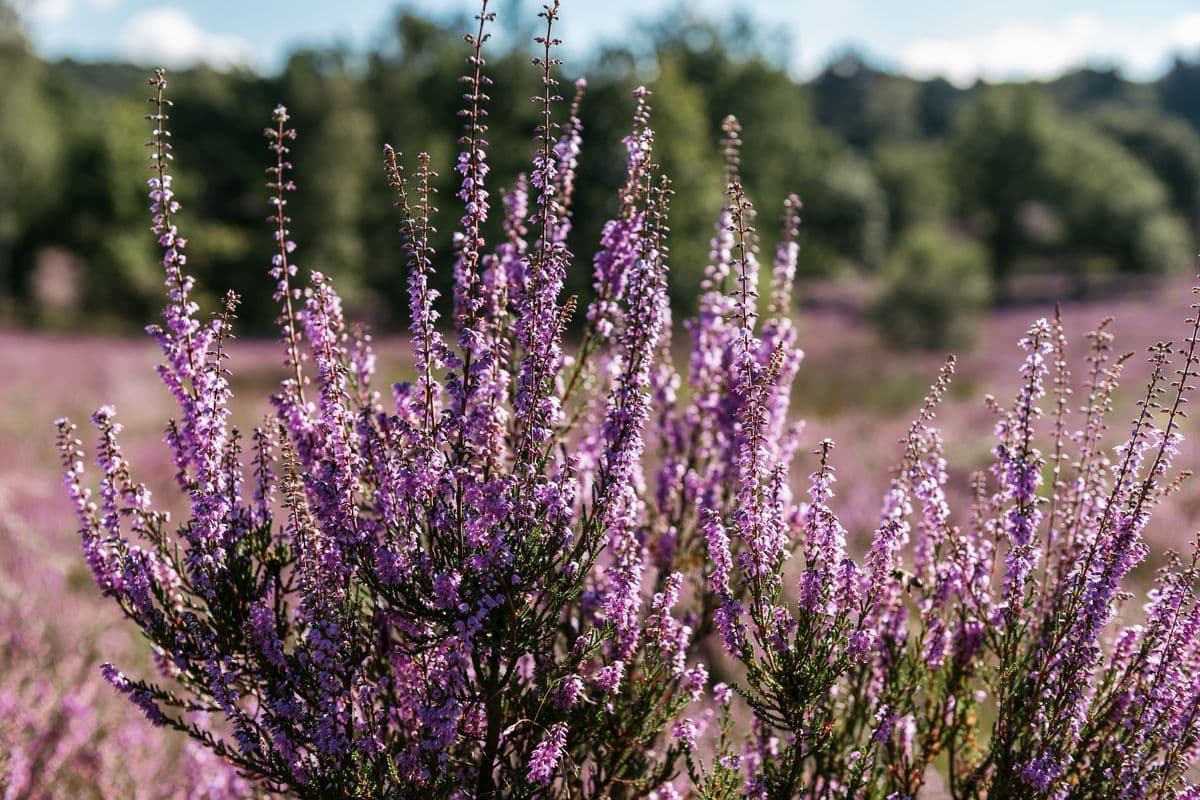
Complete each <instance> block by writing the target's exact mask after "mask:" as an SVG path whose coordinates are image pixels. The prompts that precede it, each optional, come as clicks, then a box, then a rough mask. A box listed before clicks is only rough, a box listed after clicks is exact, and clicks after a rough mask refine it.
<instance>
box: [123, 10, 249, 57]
mask: <svg viewBox="0 0 1200 800" xmlns="http://www.w3.org/2000/svg"><path fill="white" fill-rule="evenodd" d="M120 51H121V55H122V56H123V57H124V58H127V59H129V60H131V61H137V62H140V63H145V64H150V63H153V64H156V65H159V66H164V67H186V66H191V65H193V64H197V63H201V62H203V63H205V64H210V65H212V66H214V67H229V66H233V65H239V64H244V65H248V64H251V63H253V61H254V47H253V45H252V44H251V43H250V42H249V41H247V40H246V39H243V38H241V37H240V36H231V35H228V34H220V33H209V32H208V31H206V30H204V29H203V28H201V27H200V26H199V25H198V24H197V23H196V21H195V20H194V19H192V18H191V17H190V16H188V14H187V13H186V12H184V11H183V10H182V9H178V8H171V7H168V8H155V9H150V10H147V11H142V12H139V13H138V14H135V15H134V16H133V17H131V18H130V20H129V22H128V23H126V25H125V28H124V30H122V32H121V38H120Z"/></svg>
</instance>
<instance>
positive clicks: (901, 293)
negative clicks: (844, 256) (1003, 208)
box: [871, 224, 991, 350]
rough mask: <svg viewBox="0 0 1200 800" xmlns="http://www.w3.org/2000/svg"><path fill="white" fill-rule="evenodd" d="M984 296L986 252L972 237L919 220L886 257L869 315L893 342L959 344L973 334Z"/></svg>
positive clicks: (928, 345)
mask: <svg viewBox="0 0 1200 800" xmlns="http://www.w3.org/2000/svg"><path fill="white" fill-rule="evenodd" d="M990 295H991V281H990V278H989V274H988V256H987V251H986V250H984V248H983V247H982V246H981V245H980V244H979V243H978V242H975V241H973V240H971V239H965V238H963V237H961V236H956V235H953V234H950V233H948V232H946V231H945V230H944V229H943V228H940V227H938V226H936V225H932V224H925V225H919V226H917V227H915V228H913V229H911V230H910V231H909V232H908V233H907V234H905V236H904V237H903V238H902V239H901V240H900V243H899V245H898V246H897V247H896V249H895V251H894V252H893V253H892V255H891V257H890V258H888V262H887V266H886V267H885V269H884V271H883V275H882V280H881V282H880V288H879V292H878V294H877V295H876V297H875V300H874V302H873V304H872V307H871V317H872V318H873V319H874V321H875V324H876V325H877V326H878V328H879V330H880V333H881V334H882V336H883V339H884V341H886V342H888V343H889V344H891V345H894V346H899V347H916V348H923V349H930V350H932V349H939V348H944V347H949V346H954V345H962V344H967V343H969V342H970V341H971V339H972V338H973V336H974V333H975V326H976V323H977V322H978V320H979V318H980V315H981V314H982V312H983V309H984V308H985V307H986V305H987V303H988V300H989V299H990Z"/></svg>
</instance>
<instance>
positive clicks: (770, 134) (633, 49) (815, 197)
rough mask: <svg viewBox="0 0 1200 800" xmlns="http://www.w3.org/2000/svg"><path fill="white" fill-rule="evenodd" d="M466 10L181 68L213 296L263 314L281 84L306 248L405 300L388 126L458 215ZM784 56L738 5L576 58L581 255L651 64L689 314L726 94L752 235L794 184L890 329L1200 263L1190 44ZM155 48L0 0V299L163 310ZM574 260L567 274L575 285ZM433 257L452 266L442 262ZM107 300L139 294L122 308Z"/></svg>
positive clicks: (380, 319) (257, 318)
mask: <svg viewBox="0 0 1200 800" xmlns="http://www.w3.org/2000/svg"><path fill="white" fill-rule="evenodd" d="M505 16H510V17H512V18H511V19H508V20H507V21H506V20H504V19H502V20H501V25H502V26H507V27H504V30H503V31H502V35H500V36H498V37H497V40H496V41H494V42H491V43H489V45H490V52H489V55H488V57H487V67H486V71H487V72H488V73H489V74H490V75H492V76H493V77H494V78H495V85H494V87H493V88H492V91H491V92H490V94H491V101H490V104H489V106H488V109H489V119H488V124H489V127H490V131H489V134H490V135H489V139H490V142H491V149H490V153H489V158H490V161H491V165H492V187H491V188H492V189H493V192H494V196H496V199H497V201H498V190H499V189H500V188H502V187H503V185H504V182H506V181H511V180H512V178H513V177H514V176H515V175H516V174H517V173H518V172H519V171H520V170H521V169H523V168H525V165H527V164H528V158H529V155H530V153H531V151H532V148H533V142H532V136H533V131H534V129H535V127H536V125H537V124H538V119H537V114H538V110H537V108H536V107H535V105H534V104H532V103H530V102H529V98H530V97H532V96H534V95H535V94H537V93H538V91H539V86H538V80H539V77H538V74H537V73H536V71H535V70H534V69H533V68H531V66H530V64H529V58H530V52H531V43H530V38H531V36H532V33H531V30H530V23H531V22H532V21H533V16H532V14H529V15H515V16H514V15H505ZM525 16H528V19H525V18H524V17H525ZM467 28H468V20H467V19H466V18H453V17H438V18H433V17H426V16H420V15H418V14H415V13H412V12H409V11H399V12H397V14H396V16H395V18H394V21H393V25H392V27H391V29H390V30H389V31H388V32H387V35H385V36H383V37H381V38H380V39H379V40H378V41H377V42H376V43H375V44H374V45H373V46H371V47H370V48H368V49H366V50H365V51H353V50H349V49H346V48H343V47H327V48H306V49H301V50H296V51H294V52H293V53H292V54H291V55H290V56H289V58H288V60H287V62H286V64H285V66H284V67H283V69H282V70H281V71H280V72H279V73H278V74H270V75H264V74H258V73H255V72H252V71H249V70H245V69H234V70H229V71H217V70H214V69H211V68H208V67H196V68H193V69H188V70H183V71H179V72H177V73H174V74H173V75H172V76H171V80H172V91H173V94H174V96H175V99H176V101H177V106H176V111H175V116H174V119H173V125H174V131H173V132H174V134H175V136H176V137H177V139H178V140H179V141H180V142H181V145H180V148H179V150H178V151H177V154H176V155H177V164H176V171H177V180H178V191H179V198H180V201H181V202H182V204H183V212H182V216H181V225H182V227H183V228H184V229H185V230H186V231H187V232H188V234H189V236H190V239H191V245H190V247H189V251H190V259H191V260H190V267H191V268H192V270H193V271H194V272H195V273H196V274H197V275H198V277H199V279H200V285H201V287H202V288H203V289H205V290H207V291H209V292H211V296H213V297H215V296H218V295H219V293H220V292H223V291H224V289H226V288H233V289H235V290H237V291H238V292H239V293H240V294H241V295H242V296H243V298H244V303H243V306H242V325H243V326H244V328H243V329H249V330H265V329H266V328H268V327H269V324H270V321H271V317H272V316H273V311H272V310H271V309H272V304H271V302H270V292H271V288H272V287H271V284H270V281H268V280H265V279H264V278H263V274H264V273H265V270H266V269H267V268H268V266H269V262H270V253H271V248H272V241H271V239H270V234H269V231H268V229H267V226H266V224H265V222H264V217H265V216H266V214H267V212H268V210H269V209H268V207H267V204H266V190H265V187H264V184H265V180H266V179H265V177H264V173H263V166H264V164H265V152H266V151H265V147H264V142H263V138H262V131H263V128H264V127H265V125H266V124H267V122H268V120H269V114H270V111H271V109H272V108H273V107H274V106H275V105H276V104H277V103H284V104H285V105H287V106H288V108H289V110H290V112H291V114H292V118H293V121H294V124H295V126H296V128H297V129H298V130H299V132H300V136H299V139H298V140H297V141H296V143H295V147H294V150H293V156H294V157H293V161H294V162H295V163H296V166H297V171H298V174H299V175H301V176H303V183H302V185H301V186H300V187H299V191H298V192H297V193H296V194H295V195H294V199H293V202H292V205H291V210H292V215H293V217H295V219H296V228H297V229H299V230H303V231H305V232H306V236H307V238H306V240H305V241H302V242H300V245H301V249H300V251H298V253H297V256H298V261H299V263H300V264H301V266H302V267H303V268H311V269H319V270H321V271H322V272H325V273H326V274H328V275H330V276H332V277H333V278H334V280H335V281H336V282H337V284H338V286H339V289H340V290H341V291H342V293H343V295H344V296H345V297H346V298H347V303H348V304H351V305H353V306H355V307H356V309H357V311H358V312H360V315H366V316H367V317H369V318H371V319H373V320H375V322H376V323H377V324H378V325H380V326H382V327H384V328H388V327H392V328H398V327H400V326H402V325H403V324H404V322H405V320H404V318H403V312H402V309H403V308H404V301H403V294H404V286H405V280H404V276H405V264H404V260H405V259H404V252H403V248H402V246H401V239H400V236H399V234H398V233H397V227H398V224H399V219H398V216H397V214H396V212H395V209H394V208H393V207H392V196H391V194H390V189H389V187H388V186H387V183H386V181H385V179H384V173H383V169H382V153H381V147H382V145H383V143H385V142H388V143H391V144H392V145H393V146H394V147H395V148H396V149H397V150H399V151H400V152H402V153H403V154H405V156H407V157H408V158H410V159H412V158H415V156H416V154H417V153H418V152H420V151H427V152H428V153H429V154H430V158H431V164H432V166H433V168H434V169H435V170H437V172H438V173H439V176H438V178H437V179H436V181H435V183H436V188H437V189H438V191H439V194H438V197H439V199H440V203H439V205H440V206H441V208H442V215H443V220H442V223H443V224H442V225H441V226H440V227H441V228H442V229H443V230H445V231H449V230H451V228H452V227H453V226H452V225H451V224H450V223H451V221H452V220H453V219H455V218H456V217H457V216H458V214H459V213H460V210H459V209H458V208H457V207H456V206H457V203H458V201H457V200H456V199H455V197H454V188H453V187H454V185H455V174H454V171H453V157H454V153H455V152H456V147H457V145H456V139H457V138H458V136H459V135H460V132H461V120H460V119H459V118H458V117H457V116H456V111H457V108H458V106H459V98H458V97H457V96H455V95H454V94H453V93H446V92H444V91H441V89H442V88H443V87H445V86H446V85H448V84H450V83H452V82H453V81H454V80H455V77H456V76H458V75H461V74H462V73H463V72H464V70H465V64H464V58H465V57H466V56H467V55H468V52H467V48H466V46H464V44H463V42H462V38H461V34H462V32H463V31H465V30H467ZM787 63H788V56H787V52H786V48H784V47H782V46H780V45H779V43H778V42H776V41H775V40H773V39H772V38H771V37H770V36H769V35H768V34H767V33H766V32H764V31H760V30H757V29H755V27H754V26H753V25H752V24H751V23H749V22H747V21H746V20H744V19H733V20H732V21H726V22H715V21H712V20H707V19H704V18H701V17H697V16H692V15H689V14H671V15H670V16H668V17H664V18H663V19H661V20H660V21H659V22H658V23H655V24H653V25H649V26H647V27H646V28H645V29H643V30H641V31H639V33H638V35H637V36H636V37H634V38H632V39H631V40H630V41H622V42H620V43H608V44H604V45H601V46H600V47H598V48H595V49H594V51H593V52H592V55H591V56H589V58H588V59H587V62H586V63H574V62H571V63H568V64H566V65H564V67H563V68H562V69H563V82H562V88H563V92H562V93H563V94H566V95H569V94H570V93H571V85H570V82H571V81H572V80H574V78H576V77H577V76H579V75H586V77H587V82H588V85H587V89H586V93H585V95H584V97H583V101H582V105H581V119H582V122H583V125H584V128H585V130H586V137H585V138H586V145H585V148H584V151H583V153H582V155H581V157H580V162H579V179H578V182H577V187H576V195H575V200H574V208H575V215H576V216H575V226H574V228H573V231H572V240H573V241H572V249H573V250H575V251H578V252H589V251H590V250H591V247H590V246H589V245H590V244H591V243H593V242H594V241H595V240H596V239H597V238H598V236H599V232H600V227H601V225H602V224H603V221H604V220H605V219H607V218H608V217H610V216H611V215H612V213H613V211H614V208H613V207H612V204H613V202H614V201H613V199H612V198H613V190H614V188H615V187H617V186H618V185H619V183H620V180H621V175H620V174H619V173H620V170H621V168H622V164H623V158H622V157H621V155H620V149H621V147H622V145H621V138H622V137H623V136H624V135H625V133H626V132H627V131H628V129H629V124H630V115H631V113H632V110H633V102H632V91H633V89H634V87H635V86H637V85H639V84H642V83H645V84H646V85H647V86H648V87H649V88H650V89H651V91H652V97H651V103H652V105H653V106H654V111H653V118H652V125H653V127H654V129H655V132H656V139H657V148H656V155H657V157H658V158H660V160H661V161H662V164H663V167H664V169H665V171H666V173H667V174H668V175H670V176H671V179H672V181H673V185H674V189H675V195H674V198H673V202H672V206H671V228H672V230H671V235H670V244H671V270H672V281H671V298H670V299H671V303H672V306H673V307H674V308H675V310H676V311H677V312H678V313H686V312H687V311H689V310H691V309H692V308H693V307H694V303H695V298H696V296H697V292H698V287H699V283H700V279H701V276H702V272H703V268H704V265H705V263H706V262H707V260H708V253H707V250H706V248H705V246H704V242H706V241H707V240H708V238H709V234H710V232H711V230H712V225H713V222H714V220H715V219H716V217H717V214H718V211H719V209H720V207H721V204H722V202H723V188H724V187H723V186H722V174H723V170H724V163H723V158H722V154H721V152H720V146H719V139H720V136H721V121H722V120H723V119H724V117H725V116H726V115H729V114H733V115H736V116H737V117H738V119H739V120H740V121H741V124H742V128H743V134H742V136H743V139H744V147H743V151H742V162H741V167H740V169H741V176H742V180H743V182H744V184H745V186H746V189H747V191H748V193H749V195H750V196H751V197H752V198H753V199H754V201H755V203H756V207H757V213H758V225H757V227H758V228H759V230H760V234H761V238H762V249H763V252H764V253H770V252H771V251H772V250H773V247H774V239H775V237H777V235H778V233H777V229H778V228H779V225H777V224H776V222H777V220H778V218H779V216H780V214H781V213H782V211H783V203H784V199H785V198H786V197H787V195H788V194H789V193H791V192H795V193H797V194H798V195H799V196H800V197H801V199H802V202H803V214H802V216H803V227H802V233H801V242H802V249H801V255H800V261H799V274H800V277H801V279H802V280H804V279H811V278H841V277H849V278H855V279H860V280H861V281H862V282H864V283H866V284H868V285H870V286H872V287H875V289H874V292H875V295H874V296H875V300H874V303H873V304H872V308H873V310H874V313H875V317H876V319H877V320H879V321H880V322H881V324H883V325H884V326H885V328H889V329H890V330H891V332H892V335H893V336H894V337H897V340H898V341H899V340H908V341H910V342H911V343H913V344H934V345H936V344H939V343H940V342H942V341H945V340H948V339H951V338H955V337H956V336H958V335H960V332H959V328H960V326H961V323H962V321H963V318H964V314H967V315H969V314H970V313H971V312H973V311H974V310H977V309H979V308H982V307H983V306H984V305H986V304H988V303H991V302H995V301H997V300H1004V299H1005V298H1009V297H1014V296H1016V295H1017V294H1018V293H1019V291H1020V287H1021V286H1023V285H1026V284H1027V283H1028V282H1029V281H1030V280H1037V279H1040V278H1045V277H1046V276H1056V277H1057V278H1059V279H1061V280H1065V281H1066V282H1067V283H1066V285H1068V286H1069V287H1071V288H1072V290H1078V291H1084V290H1086V289H1087V288H1088V287H1089V286H1092V285H1094V284H1095V282H1096V281H1097V280H1100V279H1104V278H1106V277H1111V276H1120V275H1133V276H1153V275H1162V274H1167V273H1170V272H1175V271H1180V270H1185V269H1188V268H1189V267H1190V265H1191V264H1192V254H1193V251H1194V249H1195V244H1196V238H1197V231H1198V229H1200V132H1198V131H1200V102H1198V101H1200V60H1197V61H1191V60H1187V59H1185V58H1182V57H1181V58H1178V59H1177V60H1176V61H1175V63H1174V64H1173V66H1172V67H1171V68H1170V70H1169V71H1168V72H1167V73H1166V74H1165V75H1163V76H1162V77H1161V78H1160V79H1158V80H1156V81H1154V82H1148V83H1139V82H1133V81H1130V80H1127V79H1125V78H1124V77H1123V76H1122V75H1121V74H1120V73H1119V71H1117V70H1115V69H1090V68H1089V69H1081V70H1078V71H1074V72H1071V73H1069V74H1066V75H1064V76H1062V77H1060V78H1058V79H1056V80H1053V81H1049V82H1028V83H1011V84H1003V85H991V84H986V83H983V82H980V83H977V84H976V85H974V86H972V87H969V88H960V87H957V86H955V85H953V84H951V83H949V82H947V81H945V80H940V79H934V80H917V79H914V78H911V77H908V76H905V75H901V74H896V73H894V72H889V71H887V70H884V69H881V68H878V67H877V66H873V65H872V64H871V63H869V62H868V61H866V60H864V59H863V58H861V57H858V56H856V55H855V54H853V53H847V54H846V55H844V56H843V57H841V58H838V59H837V60H835V61H833V62H832V63H830V64H829V65H828V67H827V68H826V69H824V70H823V71H822V72H821V73H820V74H819V75H818V76H817V77H815V78H814V79H812V80H809V81H800V80H797V79H796V78H795V77H794V76H793V75H792V74H791V73H790V72H789V70H788V68H787ZM147 66H148V65H131V64H121V63H81V62H78V61H74V60H70V59H63V60H47V59H44V58H41V57H39V55H38V54H37V53H36V52H35V51H34V49H33V47H32V46H31V44H30V42H29V40H28V37H27V36H26V35H25V34H24V33H23V31H22V29H21V25H20V21H19V20H18V18H17V16H16V14H15V13H14V12H13V11H12V10H11V9H5V8H4V7H0V74H3V75H4V76H5V80H4V81H2V82H0V108H2V109H3V110H4V113H3V114H0V315H2V317H3V318H6V319H8V320H9V321H10V323H20V324H29V323H34V324H49V325H59V324H78V323H79V321H81V320H82V321H85V322H86V324H89V325H101V326H102V325H111V326H114V327H119V326H121V325H123V324H125V323H124V322H123V320H128V319H142V318H145V316H146V314H147V313H151V309H152V307H153V304H154V303H155V298H156V297H157V293H158V289H159V280H160V279H159V274H160V270H159V267H158V264H157V262H156V258H155V256H154V249H153V241H152V237H151V236H150V235H149V234H148V233H147V231H146V226H147V223H146V221H145V220H146V217H145V212H144V206H145V191H146V189H145V177H146V176H145V174H144V164H145V161H144V152H143V150H142V148H141V147H139V143H140V142H141V140H142V139H144V133H143V128H144V122H143V120H142V115H143V114H144V104H143V101H144V99H145V90H144V81H145V78H144V76H145V74H146V72H147ZM567 100H568V101H569V100H570V98H569V97H568V98H567ZM563 111H564V115H565V108H564V109H563ZM182 143H186V144H182ZM498 216H499V215H498V214H494V215H493V217H494V218H495V217H498ZM497 225H498V223H497ZM438 238H439V241H438V242H437V244H438V248H439V252H441V253H443V254H447V253H449V252H451V250H452V248H453V243H452V242H451V241H450V239H449V235H448V234H445V235H442V236H440V237H438ZM586 267H587V265H579V268H577V269H576V270H575V271H574V272H573V273H572V274H571V275H570V276H569V278H568V287H567V289H568V291H570V292H572V293H575V294H579V295H581V296H582V299H585V300H586V298H587V295H588V292H589V283H590V270H588V269H587V268H586ZM440 276H441V278H440V279H441V280H442V281H443V282H444V283H445V284H446V286H443V287H441V288H443V289H445V288H446V287H448V285H449V280H450V277H451V276H450V275H449V269H448V268H447V269H443V270H442V271H441V273H440ZM210 305H215V303H211V304H210ZM115 308H121V309H123V311H124V312H127V313H122V314H120V315H119V317H115V316H112V310H113V309H115ZM106 315H108V316H106Z"/></svg>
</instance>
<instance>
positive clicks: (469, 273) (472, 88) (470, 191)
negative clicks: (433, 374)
mask: <svg viewBox="0 0 1200 800" xmlns="http://www.w3.org/2000/svg"><path fill="white" fill-rule="evenodd" d="M487 7H488V4H487V0H483V3H482V6H481V9H480V11H479V13H478V14H477V15H476V16H475V18H476V19H477V20H478V22H479V28H478V30H477V31H476V32H475V33H474V34H469V35H468V36H467V37H466V41H467V44H468V45H470V46H471V47H472V48H473V53H472V55H471V56H469V57H468V58H467V65H468V66H469V67H470V70H471V72H470V74H468V75H465V76H463V77H462V78H461V79H460V81H461V82H462V83H463V84H464V85H465V86H466V87H467V92H466V94H464V95H463V100H464V101H465V103H466V107H465V108H463V110H462V111H460V112H459V116H460V117H462V118H463V120H464V122H463V135H462V137H461V138H459V140H458V143H459V145H460V146H461V147H462V151H461V152H460V153H459V156H458V164H457V166H456V167H455V171H456V172H458V174H459V175H460V176H462V183H461V184H460V188H459V190H458V198H459V199H460V200H461V201H462V202H463V216H462V219H461V225H462V230H461V231H460V232H459V234H458V257H457V258H456V259H455V263H454V324H455V328H456V329H457V331H458V335H459V343H460V345H461V346H462V347H463V350H464V358H465V359H466V360H467V363H468V364H469V363H470V358H471V356H472V355H473V354H474V351H475V350H476V349H478V348H479V347H480V346H481V345H480V343H477V342H474V341H473V339H472V336H471V334H472V333H474V328H475V317H476V316H477V315H478V313H479V311H480V305H479V298H478V296H477V295H478V291H477V283H478V281H479V262H480V258H481V256H482V251H483V248H484V245H485V242H484V240H483V231H482V228H483V225H484V224H485V223H486V222H487V219H488V211H489V206H488V191H487V189H486V188H485V181H486V179H487V175H488V164H487V147H488V142H487V139H486V138H485V137H486V136H487V130H488V126H487V116H488V112H487V109H486V108H484V103H486V102H487V100H488V96H487V89H488V87H489V86H491V84H492V80H491V78H489V77H487V76H486V75H484V73H483V67H484V63H485V62H484V59H483V45H484V43H485V42H486V41H487V40H488V39H489V38H491V34H489V33H487V30H486V29H487V25H488V23H491V22H494V21H495V19H496V15H495V14H494V13H492V12H489V11H488V10H487ZM463 382H464V384H466V385H467V386H468V387H469V386H470V384H471V377H470V376H469V375H464V376H463ZM467 391H468V393H469V391H470V389H469V388H468V389H467Z"/></svg>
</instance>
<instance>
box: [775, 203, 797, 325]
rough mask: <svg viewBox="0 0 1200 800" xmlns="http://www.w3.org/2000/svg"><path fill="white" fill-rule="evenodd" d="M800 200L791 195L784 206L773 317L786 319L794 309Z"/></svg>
mask: <svg viewBox="0 0 1200 800" xmlns="http://www.w3.org/2000/svg"><path fill="white" fill-rule="evenodd" d="M802 207H803V204H802V203H801V202H800V198H799V197H797V196H796V195H794V194H789V195H788V196H787V200H786V201H784V204H783V209H784V210H783V240H782V241H781V242H780V243H779V247H778V249H777V250H776V252H775V270H774V274H773V280H772V282H771V317H772V318H774V319H786V318H787V316H788V313H789V312H790V311H791V307H792V285H793V283H794V281H795V279H796V258H797V256H798V254H799V253H800V245H799V244H797V243H796V237H797V236H798V235H799V229H800V209H801V208H802Z"/></svg>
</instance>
